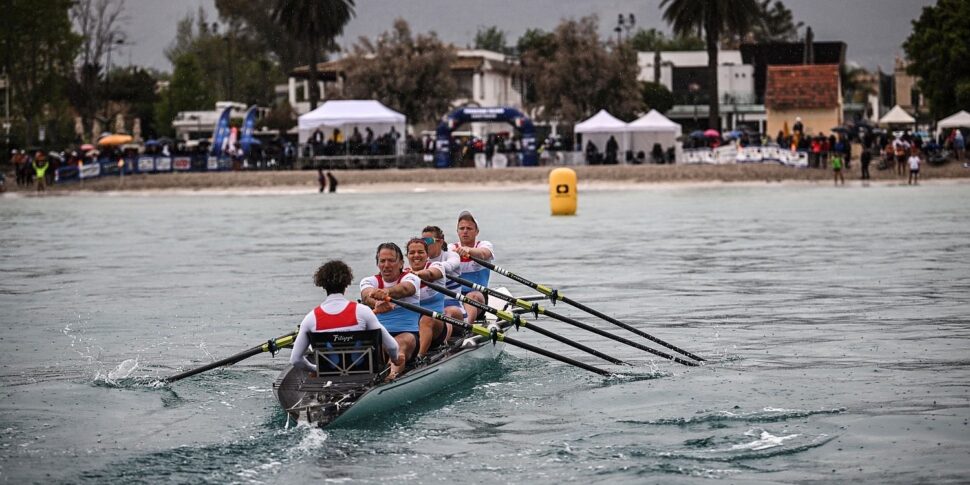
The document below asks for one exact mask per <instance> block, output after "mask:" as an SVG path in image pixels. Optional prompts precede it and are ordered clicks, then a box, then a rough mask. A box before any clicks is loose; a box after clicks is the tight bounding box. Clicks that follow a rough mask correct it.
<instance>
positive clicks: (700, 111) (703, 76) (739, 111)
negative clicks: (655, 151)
mask: <svg viewBox="0 0 970 485" xmlns="http://www.w3.org/2000/svg"><path fill="white" fill-rule="evenodd" d="M659 54H660V62H659V70H658V69H656V67H657V64H658V63H657V62H656V61H657V53H656V52H638V53H637V65H638V66H639V71H640V73H639V75H638V76H637V79H638V80H639V81H650V82H654V81H656V82H659V83H660V84H663V85H664V86H665V87H666V88H667V89H669V90H670V92H672V93H673V94H674V97H675V99H676V100H677V101H676V105H675V106H674V107H673V109H671V110H670V111H669V112H667V113H666V115H667V117H669V118H671V119H673V120H675V121H677V122H679V123H681V124H684V126H694V127H695V128H696V127H697V126H701V125H703V126H706V124H707V121H706V120H707V113H708V106H707V85H708V78H709V76H708V72H707V51H661V52H660V53H659ZM717 62H718V69H717V96H718V99H719V100H720V105H721V109H720V112H721V126H722V127H723V128H724V129H725V130H727V129H734V128H735V127H737V126H738V125H739V124H746V125H749V126H751V127H753V128H755V129H759V131H760V128H762V127H763V126H764V121H765V109H764V105H762V104H756V100H757V97H756V95H755V83H754V66H752V65H749V64H744V63H743V62H742V60H741V51H738V50H722V51H718V54H717ZM658 77H659V79H658ZM685 131H687V130H685Z"/></svg>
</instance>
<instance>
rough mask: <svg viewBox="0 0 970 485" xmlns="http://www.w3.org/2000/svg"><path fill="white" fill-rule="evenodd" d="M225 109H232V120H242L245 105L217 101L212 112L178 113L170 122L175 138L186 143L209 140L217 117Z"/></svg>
mask: <svg viewBox="0 0 970 485" xmlns="http://www.w3.org/2000/svg"><path fill="white" fill-rule="evenodd" d="M226 108H232V111H231V112H230V113H231V116H232V117H233V118H242V117H243V115H244V114H245V113H246V105H245V104H242V103H236V102H233V101H218V102H216V109H214V110H212V111H179V113H178V114H177V115H175V119H174V120H172V128H175V138H177V139H179V140H186V141H188V140H198V139H207V138H209V137H210V136H212V130H213V128H214V127H215V125H216V121H218V120H219V115H221V114H222V111H223V110H225V109H226Z"/></svg>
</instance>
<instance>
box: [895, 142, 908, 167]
mask: <svg viewBox="0 0 970 485" xmlns="http://www.w3.org/2000/svg"><path fill="white" fill-rule="evenodd" d="M893 152H894V155H895V157H896V175H902V174H903V169H904V167H905V166H906V157H907V155H909V142H907V141H906V140H904V139H902V138H896V139H895V140H893Z"/></svg>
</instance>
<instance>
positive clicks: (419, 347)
mask: <svg viewBox="0 0 970 485" xmlns="http://www.w3.org/2000/svg"><path fill="white" fill-rule="evenodd" d="M478 235H479V228H478V221H477V220H475V217H474V216H472V214H471V213H470V212H468V211H462V212H461V213H460V214H459V216H458V223H457V241H456V242H454V243H452V244H450V245H449V244H448V243H447V242H446V241H445V235H444V231H442V230H441V228H440V227H438V226H433V225H429V226H426V227H424V228H423V229H422V231H421V235H420V236H415V237H412V238H410V239H409V240H408V241H407V242H406V243H405V244H404V249H403V250H402V248H401V247H400V246H399V245H398V244H396V243H393V242H385V243H381V244H380V245H378V246H377V251H376V254H375V263H376V266H377V274H375V275H373V276H367V277H365V278H363V279H361V280H360V296H361V300H360V302H361V303H360V304H358V303H355V302H352V301H350V300H348V299H347V297H346V296H345V295H344V293H345V291H346V290H347V287H349V286H350V285H351V284H352V283H353V273H352V271H351V269H350V267H349V266H347V265H346V264H345V263H343V262H342V261H339V260H332V261H329V262H327V263H325V264H324V265H322V266H320V267H319V268H318V269H317V271H316V273H315V274H314V283H315V284H316V285H317V286H320V287H322V288H323V289H324V291H325V292H326V294H327V296H326V299H325V300H324V301H323V303H321V304H320V305H318V306H317V307H315V308H314V309H313V310H312V311H310V312H309V313H307V315H306V316H305V317H304V318H303V321H302V322H301V323H300V330H299V333H298V335H297V338H296V340H295V342H294V344H293V352H292V354H291V357H290V362H291V363H292V364H293V365H294V366H296V367H300V368H303V369H306V370H308V371H311V372H316V371H317V368H316V365H315V364H313V363H312V362H310V361H309V360H308V359H307V350H308V349H309V347H310V341H311V338H310V334H311V333H314V332H346V331H355V330H380V332H381V335H382V341H383V348H384V351H385V352H386V356H387V361H388V362H390V373H389V375H388V380H394V379H396V378H397V377H399V376H400V375H402V374H404V373H405V372H407V371H408V370H409V369H411V368H413V367H415V366H417V365H421V364H422V363H423V362H424V361H425V360H426V359H427V357H428V355H429V352H432V351H433V350H435V349H436V348H439V347H441V346H443V345H446V344H448V343H449V342H454V341H456V340H459V339H462V338H464V336H465V333H464V330H463V329H462V328H454V327H453V326H452V325H451V324H448V323H445V322H443V321H441V320H438V319H434V318H431V317H429V316H425V315H421V314H419V313H417V312H414V311H412V310H409V309H407V308H405V307H403V306H398V305H396V304H394V303H392V302H391V299H396V300H399V301H402V302H406V303H409V304H412V305H418V306H421V307H424V308H428V309H430V310H433V311H435V312H437V313H440V314H443V315H446V316H448V317H451V318H454V319H457V320H464V321H465V322H468V323H472V322H475V321H476V320H477V319H478V318H479V316H481V315H480V314H479V311H478V308H476V307H475V306H472V305H469V304H466V303H462V302H460V301H458V300H456V299H453V298H449V297H448V295H445V294H442V293H439V292H437V291H435V290H433V289H431V288H430V287H428V286H427V285H425V284H424V282H426V281H427V282H432V283H436V284H438V285H439V286H444V287H446V288H448V289H450V290H451V289H453V290H457V291H460V292H461V293H462V294H463V295H464V296H465V297H467V298H469V299H471V300H474V301H477V302H479V303H484V302H485V297H484V296H483V295H482V294H481V293H480V292H478V291H474V290H473V289H472V288H464V287H460V286H459V285H458V284H457V283H454V282H453V281H452V280H450V279H448V277H449V276H451V277H454V276H460V277H461V278H464V279H466V280H469V281H471V282H473V283H476V284H479V285H482V286H487V285H488V280H489V270H488V269H487V268H485V267H483V266H481V265H479V264H478V263H477V262H475V261H473V260H472V259H471V258H470V256H473V257H475V258H480V259H483V260H486V261H493V260H494V258H495V254H494V251H495V250H494V247H493V245H492V243H490V242H489V241H483V240H479V239H478Z"/></svg>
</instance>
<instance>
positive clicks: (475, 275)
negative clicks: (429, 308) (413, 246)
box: [451, 211, 495, 323]
mask: <svg viewBox="0 0 970 485" xmlns="http://www.w3.org/2000/svg"><path fill="white" fill-rule="evenodd" d="M451 250H452V251H454V252H456V253H458V255H459V256H460V257H461V277H462V278H464V279H466V280H469V281H471V282H473V283H478V284H479V285H482V286H488V276H489V269H488V268H486V267H484V266H481V265H479V264H478V263H476V262H474V261H472V260H471V259H470V258H469V257H468V256H475V257H476V258H479V259H484V260H486V261H489V262H491V261H492V260H494V259H495V249H494V248H493V247H492V243H490V242H488V241H479V240H478V221H476V220H475V218H474V217H473V216H472V213H471V212H468V211H462V212H461V214H458V242H457V243H454V244H452V245H451ZM462 293H465V296H467V297H468V298H470V299H472V300H475V301H477V302H479V303H485V296H484V295H482V293H481V292H479V291H474V290H472V289H471V288H467V287H462ZM465 314H466V315H467V316H466V317H465V321H467V322H469V323H471V322H474V321H475V319H476V318H478V309H477V308H475V307H473V306H471V305H469V304H467V303H466V304H465Z"/></svg>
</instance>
